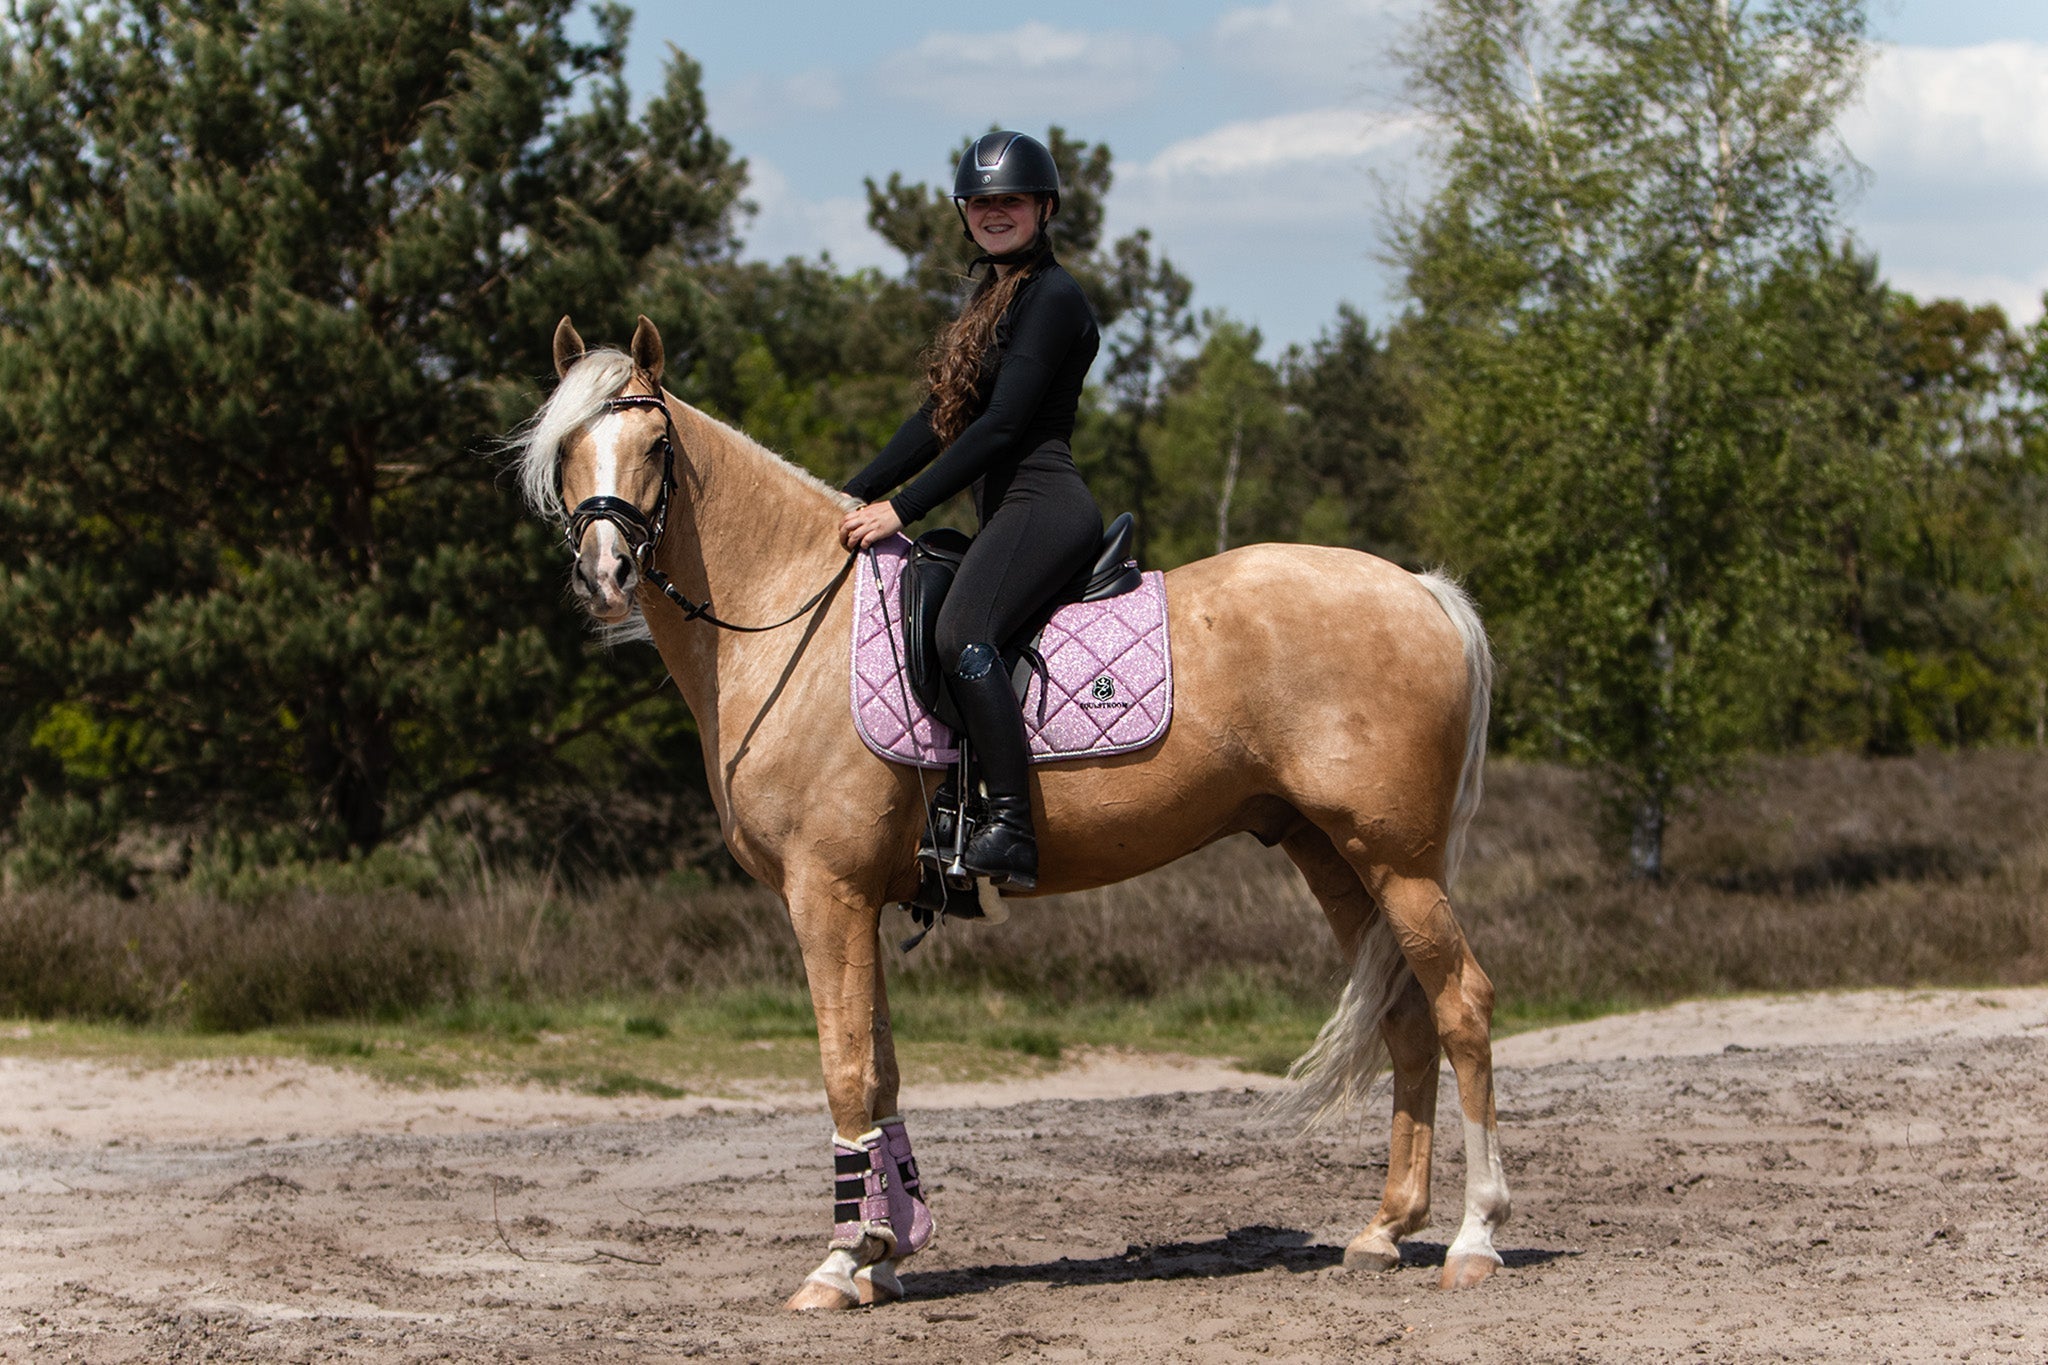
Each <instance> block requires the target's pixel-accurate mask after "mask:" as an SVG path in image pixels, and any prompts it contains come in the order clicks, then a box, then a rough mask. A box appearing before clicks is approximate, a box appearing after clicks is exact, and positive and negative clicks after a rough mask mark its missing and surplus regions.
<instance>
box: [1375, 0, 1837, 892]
mask: <svg viewBox="0 0 2048 1365" xmlns="http://www.w3.org/2000/svg"><path fill="white" fill-rule="evenodd" d="M1864 51H1865V48H1864V19H1863V13H1862V7H1861V5H1860V3H1859V2H1858V0H1756V2H1755V3H1746V2H1745V0H1572V3H1568V4H1563V5H1560V6H1557V7H1555V8H1552V7H1547V6H1539V5H1537V4H1534V3H1529V2H1528V0H1438V3H1437V4H1436V5H1435V6H1434V7H1433V9H1432V11H1431V13H1430V15H1429V17H1428V19H1427V20H1426V22H1425V24H1424V26H1423V27H1422V29H1421V30H1420V32H1419V37H1418V39H1417V43H1416V47H1415V50H1414V53H1413V54H1412V70H1413V79H1414V83H1415V88H1416V90H1417V92H1418V95H1419V99H1420V103H1421V105H1422V107H1423V109H1424V110H1425V111H1426V112H1427V113H1428V114H1429V115H1430V116H1431V117H1432V118H1433V120H1434V122H1435V124H1436V126H1437V128H1438V129H1439V130H1440V132H1441V135H1442V146H1443V155H1444V164H1443V175H1444V179H1443V187H1442V189H1441V190H1440V191H1439V192H1438V193H1437V194H1436V196H1435V197H1434V198H1433V199H1432V200H1431V202H1430V203H1429V205H1428V207H1427V208H1426V209H1425V210H1424V211H1423V212H1422V214H1421V215H1420V216H1419V217H1418V218H1417V219H1416V220H1415V221H1413V222H1412V223H1410V224H1408V225H1407V228H1406V230H1405V231H1404V232H1403V234H1402V236H1401V238H1400V241H1399V243H1398V248H1397V249H1398V251H1399V253H1400V254H1401V256H1402V257H1403V259H1404V261H1405V264H1406V268H1407V281H1408V287H1409V290H1410V291H1411V293H1412V295H1413V297H1414V298H1415V299H1416V301H1417V302H1418V303H1419V304H1420V305H1421V317H1420V320H1419V321H1418V323H1417V326H1416V337H1415V339H1416V342H1417V345H1418V362H1419V363H1418V364H1417V367H1416V372H1417V374H1418V377H1419V383H1418V395H1419V403H1420V422H1421V424H1420V437H1419V439H1420V445H1421V462H1422V466H1423V468H1422V473H1421V476H1422V479H1423V481H1424V488H1423V492H1424V494H1425V498H1426V506H1425V516H1426V519H1427V529H1428V531H1429V533H1430V536H1431V539H1432V542H1433V545H1434V547H1435V548H1438V549H1439V550H1441V551H1442V552H1443V553H1445V554H1446V555H1447V556H1448V557H1449V559H1450V560H1451V562H1452V563H1453V564H1455V565H1458V566H1461V567H1463V568H1464V569H1466V570H1468V571H1469V573H1470V575H1471V580H1472V584H1473V586H1474V588H1475V589H1476V590H1477V592H1478V595H1479V597H1480V600H1481V601H1482V603H1483V604H1485V605H1486V606H1487V607H1488V609H1489V612H1490V617H1489V620H1490V624H1491V625H1492V626H1493V628H1494V630H1495V633H1496V639H1497V641H1498V642H1499V644H1500V646H1501V653H1502V655H1503V658H1504V660H1505V662H1506V664H1507V676H1506V678H1505V679H1504V681H1505V684H1506V686H1505V687H1504V689H1503V691H1504V698H1503V699H1504V700H1505V701H1507V702H1509V703H1510V705H1509V706H1508V707H1507V708H1505V709H1506V710H1507V711H1508V712H1509V714H1510V716H1511V718H1512V720H1513V721H1514V722H1516V723H1519V724H1520V725H1522V726H1523V727H1526V729H1527V730H1528V731H1530V732H1533V734H1534V735H1535V736H1539V737H1540V738H1541V739H1542V740H1545V741H1547V742H1548V743H1549V744H1551V745H1553V746H1554V747H1555V748H1556V749H1557V750H1559V751H1562V752H1564V753H1566V754H1568V755H1570V756H1573V757H1575V758H1577V759H1579V760H1581V761H1584V762H1587V763H1589V764H1591V765H1593V766H1595V767H1596V768H1597V769H1598V771H1599V772H1600V773H1601V774H1602V775H1603V776H1604V777H1605V778H1606V780H1607V783H1608V790H1609V792H1610V795H1611V798H1612V802H1613V808H1614V810H1615V812H1616V815H1617V819H1618V821H1619V823H1620V824H1621V825H1622V827H1624V828H1625V829H1626V830H1627V831H1628V836H1629V848H1630V857H1631V862H1632V865H1633V867H1634V869H1635V870H1636V871H1637V873H1638V874H1640V875H1644V876H1657V875H1660V874H1661V871H1662V867H1663V839H1664V831H1665V828H1666V824H1667V821H1668V819H1669V814H1670V812H1671V810H1672V808H1673V806H1674V804H1675V803H1676V802H1678V801H1679V800H1681V799H1682V797H1683V796H1684V794H1685V793H1686V792H1687V791H1688V790H1691V789H1692V788H1694V787H1695V786H1696V785H1697V784H1698V783H1700V782H1702V781H1704V780H1708V779H1710V778H1711V777H1712V776H1713V775H1714V774H1715V773H1716V772H1717V771H1718V770H1719V769H1720V767H1721V766H1722V765H1723V764H1724V763H1725V761H1726V760H1727V758H1728V757H1729V756H1730V755H1732V754H1733V753H1735V752H1737V751H1738V750H1739V749H1740V748H1741V747H1743V746H1744V745H1745V744H1747V743H1749V742H1751V741H1753V739H1754V738H1755V737H1756V736H1757V734H1758V733H1759V729H1760V726H1761V724H1762V717H1763V715H1764V714H1765V713H1766V712H1767V711H1768V710H1769V708H1770V707H1771V706H1772V705H1773V703H1774V699H1775V697H1776V696H1777V695H1778V694H1779V693H1780V692H1781V691H1782V689H1781V688H1773V687H1772V686H1771V685H1770V683H1769V679H1770V678H1771V677H1772V675H1773V672H1774V671H1777V670H1782V669H1786V668H1788V667H1799V666H1801V661H1802V660H1805V659H1808V658H1810V657H1811V655H1812V652H1813V649H1814V641H1815V639H1816V635H1817V627H1816V624H1815V622H1816V620H1817V619H1818V618H1820V617H1821V616H1823V615H1825V613H1826V611H1827V609H1828V608H1829V607H1830V606H1831V603H1830V602H1829V600H1828V597H1827V594H1826V593H1825V592H1824V591H1822V590H1820V589H1819V588H1817V586H1816V585H1817V584H1818V583H1820V582H1821V581H1822V579H1823V578H1824V576H1825V568H1826V566H1825V564H1824V555H1823V554H1822V552H1821V549H1820V547H1821V546H1823V545H1824V544H1825V535H1824V534H1823V533H1824V531H1825V530H1826V528H1827V527H1828V526H1830V525H1831V524H1833V523H1834V521H1835V520H1836V519H1838V512H1837V508H1836V504H1837V503H1839V501H1840V500H1841V499H1842V498H1844V497H1848V496H1851V495H1852V494H1853V491H1854V488H1855V486H1856V483H1857V479H1858V478H1859V477H1860V476H1861V475H1862V474H1864V473H1866V472H1867V470H1866V469H1864V468H1862V467H1859V466H1857V465H1856V464H1855V463H1854V461H1853V459H1852V458H1851V457H1852V456H1853V455H1854V453H1855V452H1854V450H1853V449H1852V447H1853V441H1852V440H1851V439H1849V438H1850V437H1852V436H1853V435H1854V432H1855V423H1854V422H1853V421H1849V420H1846V414H1845V412H1844V409H1843V405H1842V403H1841V401H1840V395H1841V393H1842V390H1841V389H1840V388H1839V387H1836V388H1832V389H1829V390H1826V391H1824V392H1821V393H1819V394H1815V393H1813V392H1811V391H1809V390H1808V389H1805V388H1802V387H1801V386H1800V380H1801V378H1802V377H1804V376H1811V375H1812V374H1813V373H1814V367H1813V366H1812V365H1810V364H1809V363H1808V360H1809V357H1810V355H1811V353H1812V350H1813V348H1814V347H1815V346H1816V344H1817V343H1818V342H1819V341H1820V340H1821V339H1823V337H1824V335H1825V333H1826V332H1827V330H1828V329H1830V328H1833V327H1837V326H1843V327H1850V328H1852V329H1853V328H1854V326H1855V321H1856V318H1855V310H1854V306H1853V305H1854V298H1853V291H1849V290H1845V289H1844V288H1842V287H1841V279H1840V275H1841V272H1840V271H1839V270H1838V269H1836V268H1835V267H1834V266H1833V265H1832V264H1830V254H1829V253H1827V252H1825V251H1822V250H1819V249H1818V248H1817V245H1816V244H1817V243H1819V242H1822V241H1824V240H1825V236H1826V233H1827V232H1828V231H1829V228H1830V224H1831V222H1832V213H1833V187H1834V184H1835V178H1836V174H1837V165H1836V162H1835V160H1834V154H1833V151H1832V143H1831V141H1830V139H1829V133H1830V129H1831V128H1832V125H1833V122H1834V119H1835V117H1836V115H1837V114H1838V112H1839V111H1840V109H1841V108H1842V106H1843V104H1844V103H1845V102H1846V101H1847V100H1848V99H1849V97H1850V96H1851V94H1852V93H1853V91H1854V89H1855V87H1856V85H1857V81H1858V78H1859V75H1860V72H1861V67H1862V63H1863V60H1864ZM1858 344H1859V345H1861V346H1863V347H1864V354H1866V356H1872V357H1874V355H1875V342H1874V341H1873V340H1872V339H1870V338H1869V336H1868V335H1867V332H1866V333H1862V334H1858Z"/></svg>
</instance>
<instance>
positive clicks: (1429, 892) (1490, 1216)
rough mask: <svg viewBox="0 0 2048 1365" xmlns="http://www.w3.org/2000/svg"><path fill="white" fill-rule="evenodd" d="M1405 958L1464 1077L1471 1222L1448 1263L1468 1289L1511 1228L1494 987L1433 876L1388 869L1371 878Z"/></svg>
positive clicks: (1448, 1272)
mask: <svg viewBox="0 0 2048 1365" xmlns="http://www.w3.org/2000/svg"><path fill="white" fill-rule="evenodd" d="M1365 875H1366V876H1367V879H1368V885H1370V886H1371V887H1372V889H1373V891H1374V893H1375V894H1374V899H1375V900H1377V901H1378V902H1379V904H1380V907H1381V910H1382V912H1383V913H1384V914H1385V915H1386V917H1387V923H1388V925H1389V927H1391V928H1392V929H1393V931H1394V934H1395V937H1396V938H1397V939H1398V940H1399V942H1400V945H1401V953H1402V956H1404V957H1405V958H1407V960H1408V966H1409V967H1410V969H1411V970H1413V971H1414V973H1415V977H1416V980H1417V981H1419V982H1420V983H1421V987H1422V990H1423V993H1424V994H1425V995H1426V996H1427V997H1428V999H1429V1012H1430V1016H1431V1018H1432V1020H1433V1021H1434V1023H1435V1026H1436V1035H1437V1037H1438V1038H1439V1039H1440V1040H1441V1041H1442V1043H1443V1048H1444V1051H1445V1053H1446V1054H1448V1055H1449V1057H1450V1059H1451V1069H1452V1070H1453V1071H1454V1072H1455V1073H1456V1075H1457V1078H1458V1107H1459V1108H1460V1109H1461V1110H1463V1112H1464V1119H1465V1221H1464V1222H1463V1223H1462V1224H1461V1225H1460V1226H1459V1228H1458V1236H1457V1239H1456V1240H1455V1241H1453V1242H1452V1243H1451V1249H1450V1251H1449V1252H1448V1253H1447V1254H1446V1256H1445V1257H1444V1273H1443V1286H1444V1288H1446V1289H1467V1288H1470V1287H1471V1286H1473V1285H1476V1284H1478V1283H1479V1282H1480V1281H1482V1280H1484V1279H1485V1278H1486V1277H1487V1276H1489V1275H1491V1274H1492V1273H1493V1272H1494V1271H1495V1270H1496V1269H1497V1268H1499V1266H1500V1263H1501V1261H1500V1253H1499V1252H1497V1251H1495V1250H1494V1247H1493V1233H1494V1229H1496V1228H1498V1227H1500V1226H1501V1224H1503V1223H1505V1222H1507V1220H1508V1211H1509V1201H1508V1184H1507V1176H1506V1174H1505V1173H1504V1172H1503V1171H1502V1170H1501V1162H1500V1143H1499V1139H1498V1136H1497V1134H1496V1131H1495V1123H1494V1104H1493V1041H1492V1028H1493V983H1492V982H1491V981H1489V980H1488V979H1487V976H1486V973H1485V972H1483V971H1481V970H1480V968H1479V962H1478V960H1477V959H1476V958H1474V957H1473V956H1472V949H1471V948H1470V947H1469V946H1468V945H1467V944H1466V942H1465V935H1464V932H1463V931H1462V930H1460V929H1459V928H1458V922H1457V920H1456V919H1455V918H1453V916H1452V914H1451V902H1450V898H1449V897H1448V896H1447V895H1445V894H1444V888H1443V883H1442V882H1441V881H1439V880H1438V879H1437V878H1436V877H1434V876H1406V875H1402V874H1399V873H1395V872H1393V871H1391V870H1389V869H1384V868H1382V869H1380V870H1379V872H1378V875H1376V876H1375V875H1373V874H1371V873H1369V872H1368V873H1366V874H1365Z"/></svg>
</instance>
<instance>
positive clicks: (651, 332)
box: [633, 313, 662, 383]
mask: <svg viewBox="0 0 2048 1365" xmlns="http://www.w3.org/2000/svg"><path fill="white" fill-rule="evenodd" d="M633 363H634V364H635V365H638V366H639V367H640V368H641V369H643V370H645V371H647V377H648V378H649V379H652V380H654V381H655V382H656V383H660V382H661V363H662V354H661V333H660V332H658V331H656V330H655V327H654V324H653V323H651V322H649V321H648V320H647V315H646V314H645V313H642V314H641V315H640V325H639V326H637V327H635V328H634V329H633Z"/></svg>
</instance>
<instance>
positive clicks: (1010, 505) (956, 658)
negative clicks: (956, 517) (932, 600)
mask: <svg viewBox="0 0 2048 1365" xmlns="http://www.w3.org/2000/svg"><path fill="white" fill-rule="evenodd" d="M1101 542H1102V513H1101V511H1100V510H1099V509H1098V508H1097V507H1096V505H1095V499H1094V498H1093V497H1091V496H1090V495H1089V493H1088V486H1087V485H1086V484H1084V483H1082V482H1081V479H1080V477H1079V476H1078V475H1077V474H1075V473H1073V466H1072V465H1071V463H1070V464H1068V465H1067V468H1066V469H1065V470H1064V471H1056V472H1055V471H1048V472H1045V473H1043V474H1041V473H1040V472H1039V471H1036V470H1032V469H1030V467H1029V466H1028V465H1027V466H1026V467H1025V468H1024V469H1020V470H1019V471H1018V473H1017V475H1016V476H1015V477H1014V478H1012V479H1011V480H1010V483H1009V486H1008V487H1007V488H1005V489H1004V490H1003V491H1002V503H1001V505H1000V506H998V507H997V508H996V509H995V510H994V512H992V513H991V514H989V516H988V519H987V520H986V521H985V522H983V523H982V528H981V534H979V535H977V536H975V538H974V542H973V544H972V545H970V546H969V547H968V550H967V557H966V558H965V559H964V560H962V561H961V564H960V572H959V575H958V576H957V577H956V578H955V579H954V580H953V587H952V590H951V591H950V592H948V593H947V594H946V602H945V605H944V606H943V607H941V608H940V609H939V619H938V623H937V632H936V633H937V636H938V647H939V663H940V666H941V667H942V668H944V669H945V670H946V672H947V673H948V674H954V673H956V672H957V670H958V667H959V663H960V652H961V651H962V650H963V649H965V648H967V646H969V645H973V644H986V645H993V646H995V647H996V648H998V649H1001V648H1002V647H1003V646H1005V645H1007V644H1009V643H1010V642H1011V641H1012V640H1013V639H1014V638H1015V637H1016V636H1017V635H1018V634H1019V633H1020V632H1021V631H1023V630H1024V628H1025V627H1026V626H1029V625H1030V624H1032V623H1033V621H1035V620H1036V619H1037V618H1038V617H1040V616H1041V615H1042V614H1043V612H1044V608H1045V607H1046V605H1047V604H1048V603H1050V602H1051V601H1052V600H1053V598H1054V597H1055V596H1056V595H1057V594H1059V592H1060V591H1061V590H1062V589H1064V588H1067V587H1068V586H1070V585H1072V584H1075V583H1076V582H1077V580H1078V579H1079V578H1080V576H1081V575H1082V574H1085V573H1086V572H1087V570H1088V567H1089V565H1090V564H1092V563H1093V562H1094V559H1095V552H1096V550H1097V548H1098V547H1099V546H1100V545H1101Z"/></svg>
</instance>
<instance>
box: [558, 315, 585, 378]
mask: <svg viewBox="0 0 2048 1365" xmlns="http://www.w3.org/2000/svg"><path fill="white" fill-rule="evenodd" d="M581 359H583V338H582V337H580V336H577V335H576V328H575V326H574V325H573V324H572V323H571V322H570V321H569V315H568V314H567V313H564V314H562V320H561V321H560V322H558V323H556V324H555V377H556V378H557V379H560V378H563V377H565V376H566V375H567V374H568V373H569V367H570V366H571V365H574V364H575V363H576V362H577V361H579V360H581Z"/></svg>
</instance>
